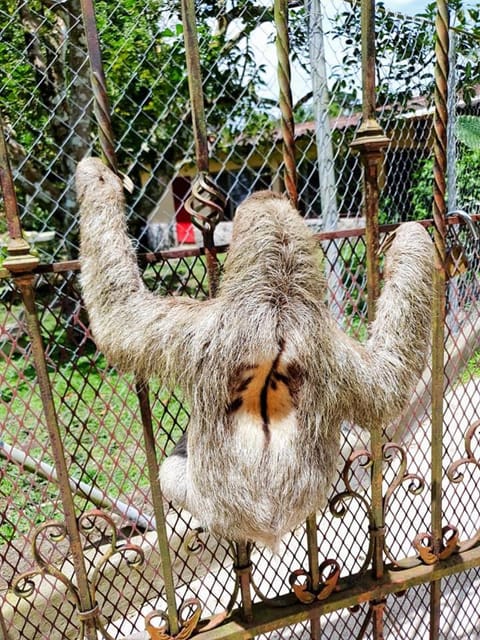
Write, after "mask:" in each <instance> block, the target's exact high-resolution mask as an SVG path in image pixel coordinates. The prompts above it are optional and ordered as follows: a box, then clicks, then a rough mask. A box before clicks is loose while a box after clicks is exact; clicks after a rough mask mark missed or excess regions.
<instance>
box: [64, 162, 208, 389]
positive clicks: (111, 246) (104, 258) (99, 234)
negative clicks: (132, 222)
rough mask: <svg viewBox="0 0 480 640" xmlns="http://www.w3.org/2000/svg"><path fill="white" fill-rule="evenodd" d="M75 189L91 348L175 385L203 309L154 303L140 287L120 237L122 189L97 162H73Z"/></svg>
mask: <svg viewBox="0 0 480 640" xmlns="http://www.w3.org/2000/svg"><path fill="white" fill-rule="evenodd" d="M76 188H77V197H78V200H79V203H80V241H81V242H80V245H81V249H80V257H81V264H82V273H81V283H82V289H83V296H84V301H85V305H86V307H87V311H88V314H89V318H90V322H91V327H92V333H93V336H94V338H95V341H96V343H97V346H98V347H99V349H101V350H102V351H103V352H104V353H105V355H106V356H107V358H108V359H109V360H110V362H111V363H112V364H114V365H116V366H118V367H119V368H120V369H121V370H123V371H133V372H135V373H136V374H137V375H139V376H140V377H141V378H142V379H148V377H150V376H151V375H156V376H159V377H160V378H161V379H163V380H165V381H167V380H168V381H172V382H174V381H175V379H176V378H177V377H178V375H180V373H181V372H182V371H183V372H185V368H186V367H188V365H189V364H190V366H191V361H190V358H191V356H192V353H191V352H192V349H194V347H195V343H196V335H195V330H196V328H197V327H198V326H199V325H200V319H201V316H203V317H205V314H207V316H208V308H207V307H208V303H200V302H198V301H196V300H191V299H188V298H170V297H160V296H157V295H154V294H153V293H151V292H150V291H149V290H148V289H147V288H146V287H145V285H144V284H143V282H142V278H141V276H140V273H139V270H138V266H137V260H136V256H135V252H134V250H133V247H132V244H131V241H130V239H129V237H128V235H127V230H126V222H125V203H124V197H123V189H122V184H121V181H120V179H119V178H118V177H117V176H116V175H115V174H114V173H113V172H112V171H110V170H109V169H108V168H107V167H106V166H105V165H104V164H103V163H102V162H101V161H100V160H99V159H97V158H87V159H85V160H82V162H80V164H79V165H78V168H77V172H76ZM189 361H190V362H189Z"/></svg>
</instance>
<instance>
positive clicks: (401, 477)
mask: <svg viewBox="0 0 480 640" xmlns="http://www.w3.org/2000/svg"><path fill="white" fill-rule="evenodd" d="M383 460H384V462H386V463H387V464H388V465H390V466H392V464H393V462H394V461H397V462H398V463H399V464H398V469H397V470H396V472H395V473H394V477H393V480H392V481H391V482H390V484H389V485H388V487H387V490H386V492H385V495H384V498H383V513H384V517H385V515H386V514H387V512H388V509H389V503H390V500H391V498H392V496H393V494H394V493H395V491H396V490H397V489H398V488H399V487H400V486H402V485H404V484H405V483H408V486H407V492H408V493H410V494H411V495H413V496H418V495H420V494H421V493H422V492H423V490H424V489H425V480H424V478H422V477H421V476H420V475H418V474H415V473H408V472H407V453H406V451H405V449H404V448H403V447H401V446H400V445H399V444H397V443H395V442H387V443H386V444H384V446H383ZM414 544H415V543H414ZM383 550H384V553H385V555H386V557H387V558H388V560H389V561H390V562H391V563H392V564H393V566H394V567H400V568H401V567H402V563H401V562H399V560H398V559H396V558H395V557H394V556H393V554H392V552H391V551H390V549H389V547H388V546H387V543H386V537H385V541H384V545H383Z"/></svg>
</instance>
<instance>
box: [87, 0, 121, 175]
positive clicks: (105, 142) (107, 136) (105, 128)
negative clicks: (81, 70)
mask: <svg viewBox="0 0 480 640" xmlns="http://www.w3.org/2000/svg"><path fill="white" fill-rule="evenodd" d="M80 4H81V7H82V16H83V26H84V29H85V38H86V40H87V51H88V59H89V61H90V69H91V81H92V90H93V95H94V98H95V100H94V113H95V117H96V119H97V123H98V134H99V138H100V147H101V149H102V153H103V156H104V160H105V162H106V164H107V165H108V166H109V167H110V169H112V171H115V173H117V158H116V154H115V144H114V137H113V133H112V125H111V119H110V104H109V100H108V94H107V88H106V81H105V74H104V71H103V63H102V55H101V51H100V41H99V38H98V31H97V22H96V19H95V9H94V6H93V2H92V0H80Z"/></svg>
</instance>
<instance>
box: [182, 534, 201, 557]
mask: <svg viewBox="0 0 480 640" xmlns="http://www.w3.org/2000/svg"><path fill="white" fill-rule="evenodd" d="M202 533H205V530H204V529H203V527H196V528H195V529H192V531H191V532H190V533H189V534H188V535H187V537H186V538H185V540H184V542H183V548H184V549H185V551H186V552H187V554H188V555H192V556H199V555H200V554H201V553H202V552H203V551H204V550H205V542H204V541H203V540H202V539H201V537H200V536H201V534H202Z"/></svg>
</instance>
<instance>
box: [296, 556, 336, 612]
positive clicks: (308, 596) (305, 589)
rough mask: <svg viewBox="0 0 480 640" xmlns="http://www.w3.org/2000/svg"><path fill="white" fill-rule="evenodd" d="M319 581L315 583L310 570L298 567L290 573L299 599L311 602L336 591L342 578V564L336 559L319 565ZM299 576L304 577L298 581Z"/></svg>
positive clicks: (306, 602) (324, 598) (322, 598)
mask: <svg viewBox="0 0 480 640" xmlns="http://www.w3.org/2000/svg"><path fill="white" fill-rule="evenodd" d="M318 572H319V577H320V579H319V582H318V584H315V585H314V584H313V580H312V576H311V574H310V572H309V571H305V570H304V569H297V570H296V571H293V572H292V573H291V574H290V578H289V582H290V586H291V587H292V590H293V592H294V594H295V595H296V597H297V599H298V600H299V601H300V602H302V603H303V604H311V603H312V602H315V601H316V600H326V599H327V598H328V597H329V596H330V595H331V594H332V593H333V591H335V589H336V588H337V585H338V579H339V578H340V565H339V564H338V562H337V561H336V560H325V561H324V562H322V564H321V565H320V566H319V567H318ZM299 578H304V579H305V580H304V581H303V582H302V583H300V584H299V583H298V580H299Z"/></svg>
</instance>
